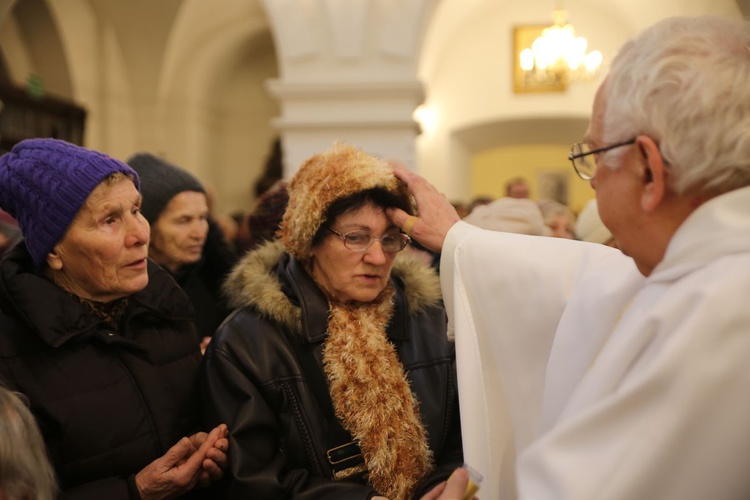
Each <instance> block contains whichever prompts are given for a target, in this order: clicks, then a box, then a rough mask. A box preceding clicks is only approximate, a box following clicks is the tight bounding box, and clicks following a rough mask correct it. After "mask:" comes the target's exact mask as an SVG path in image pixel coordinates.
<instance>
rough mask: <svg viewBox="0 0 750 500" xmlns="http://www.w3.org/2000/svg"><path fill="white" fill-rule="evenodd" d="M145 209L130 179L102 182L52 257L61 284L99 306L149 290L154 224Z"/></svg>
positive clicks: (58, 281) (54, 271)
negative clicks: (150, 232)
mask: <svg viewBox="0 0 750 500" xmlns="http://www.w3.org/2000/svg"><path fill="white" fill-rule="evenodd" d="M140 208H141V195H140V193H139V192H138V190H137V189H136V188H135V185H134V184H133V182H132V181H131V180H130V179H122V180H120V181H116V182H115V183H113V184H107V183H106V182H103V183H101V184H99V186H97V187H96V189H94V190H93V191H92V192H91V194H90V195H89V197H88V198H87V199H86V203H85V204H84V205H83V207H81V210H80V211H79V212H78V214H77V215H76V217H75V219H73V222H72V223H71V225H70V227H69V228H68V231H67V232H66V233H65V236H64V237H63V239H62V240H61V241H60V243H58V244H57V245H56V246H55V248H54V249H53V251H52V253H50V254H49V256H48V257H47V263H48V264H49V266H50V272H51V273H52V276H53V279H54V281H55V283H57V284H58V285H59V286H60V287H61V288H63V289H65V290H67V291H68V292H71V293H74V294H76V295H78V296H79V297H81V298H84V299H88V300H94V301H97V302H110V301H112V300H116V299H119V298H123V297H127V296H128V295H131V294H133V293H135V292H137V291H139V290H142V289H143V288H145V287H146V285H147V284H148V274H147V271H146V257H147V255H148V240H149V226H148V222H147V221H146V219H145V218H144V217H143V215H141V211H140Z"/></svg>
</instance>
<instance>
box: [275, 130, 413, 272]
mask: <svg viewBox="0 0 750 500" xmlns="http://www.w3.org/2000/svg"><path fill="white" fill-rule="evenodd" d="M373 188H384V189H386V190H388V191H390V192H391V193H393V194H395V195H397V196H403V197H405V198H407V199H409V200H411V197H410V195H409V192H408V190H407V188H406V185H405V184H404V183H403V182H401V181H400V180H399V179H397V178H396V176H395V175H394V174H393V169H392V168H391V166H390V165H388V163H387V162H386V161H385V160H382V159H380V158H376V157H374V156H371V155H369V154H367V153H365V152H364V151H362V150H360V149H357V148H356V147H354V146H350V145H346V144H340V143H336V144H334V145H333V147H332V148H330V149H328V150H327V151H324V152H323V153H320V154H316V155H314V156H312V157H310V158H308V159H307V160H305V162H304V163H303V164H302V166H301V167H300V169H299V170H298V171H297V173H296V174H295V175H294V177H292V179H291V181H289V186H288V188H287V189H288V190H289V205H287V208H286V212H285V213H284V218H283V219H282V221H281V226H280V229H279V233H278V234H279V237H280V239H281V241H282V243H283V244H284V246H285V247H286V250H287V251H288V252H289V253H290V254H291V255H293V256H294V257H296V258H297V259H299V260H303V261H304V260H308V259H309V258H311V257H312V242H313V238H314V237H315V234H316V233H317V232H318V229H319V228H320V226H321V225H322V224H323V223H324V222H325V214H326V211H327V210H328V207H330V206H331V204H333V203H334V202H335V201H337V200H340V199H342V198H346V197H348V196H351V195H353V194H355V193H359V192H361V191H367V190H368V189H373ZM410 204H411V206H412V212H413V211H414V209H413V206H414V203H413V201H411V202H410Z"/></svg>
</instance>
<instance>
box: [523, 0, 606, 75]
mask: <svg viewBox="0 0 750 500" xmlns="http://www.w3.org/2000/svg"><path fill="white" fill-rule="evenodd" d="M554 19H555V22H554V24H553V25H552V26H549V27H547V28H544V30H542V34H541V35H540V36H539V37H538V38H537V39H536V40H534V42H533V43H532V44H531V47H530V48H526V49H524V50H522V51H521V53H520V64H521V70H522V71H523V75H524V79H525V80H526V83H527V84H531V85H561V86H563V87H564V86H565V85H567V84H568V83H570V82H575V81H585V80H590V79H592V78H594V76H596V73H597V71H598V70H599V67H600V66H601V64H602V53H601V52H599V51H598V50H594V51H591V52H586V51H587V50H588V42H587V41H586V39H585V38H584V37H582V36H578V37H577V36H576V34H575V29H574V28H573V25H572V24H570V23H568V15H567V12H565V10H564V9H557V10H555V13H554Z"/></svg>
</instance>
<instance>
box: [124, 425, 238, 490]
mask: <svg viewBox="0 0 750 500" xmlns="http://www.w3.org/2000/svg"><path fill="white" fill-rule="evenodd" d="M228 435H229V430H228V429H227V426H226V425H225V424H221V425H219V426H218V427H215V428H214V429H212V430H211V432H210V433H208V434H206V433H205V432H198V433H196V434H193V435H192V436H190V437H184V438H182V439H180V440H179V441H178V442H177V444H175V445H174V446H172V447H171V448H170V449H169V450H167V452H166V453H165V454H164V456H162V457H160V458H157V459H156V460H154V461H153V462H151V463H150V464H149V465H147V466H146V467H145V468H144V469H143V470H141V471H140V472H139V473H138V474H136V476H135V484H136V486H137V487H138V491H139V493H140V494H141V498H142V499H143V500H165V499H170V498H175V497H178V496H180V495H183V494H185V493H187V492H188V491H190V490H192V489H193V488H195V487H196V485H197V486H201V487H205V486H208V485H210V484H211V483H212V482H215V481H218V480H219V479H221V477H222V476H223V475H224V469H226V468H227V464H228V459H227V451H228V450H229V439H228V438H227V436H228Z"/></svg>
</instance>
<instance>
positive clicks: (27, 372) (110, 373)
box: [0, 244, 201, 500]
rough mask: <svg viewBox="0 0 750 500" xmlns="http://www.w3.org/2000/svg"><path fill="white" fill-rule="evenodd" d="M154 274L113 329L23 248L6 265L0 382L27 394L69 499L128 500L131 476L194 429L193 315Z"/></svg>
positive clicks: (1, 273)
mask: <svg viewBox="0 0 750 500" xmlns="http://www.w3.org/2000/svg"><path fill="white" fill-rule="evenodd" d="M148 273H149V284H148V286H147V287H146V288H145V289H144V290H142V291H140V292H138V293H135V294H133V295H131V296H130V297H129V299H128V305H127V309H126V311H125V314H124V316H123V320H122V321H121V323H120V325H121V326H120V329H119V331H116V329H114V328H112V327H110V326H107V324H106V323H104V322H103V321H101V320H99V319H98V318H97V317H96V316H94V315H93V314H91V313H90V312H89V310H88V309H87V308H86V307H85V306H84V305H83V304H81V303H80V302H79V301H77V300H76V299H75V298H73V297H71V296H70V295H68V294H67V293H66V292H64V291H63V290H62V289H60V288H59V287H58V286H56V285H55V284H53V283H52V282H51V281H50V280H49V279H47V278H46V277H45V276H44V275H43V274H41V273H40V272H39V271H37V270H36V269H35V268H34V267H33V265H32V264H31V261H30V259H29V255H28V253H27V252H26V248H25V246H24V245H23V244H20V245H17V246H16V247H15V248H14V249H13V250H11V251H10V252H9V253H8V254H7V255H5V256H4V258H3V260H2V262H0V381H1V382H2V383H4V384H5V385H7V386H8V387H10V388H11V389H13V390H15V391H18V392H21V393H23V394H25V395H26V396H27V397H28V399H29V401H30V404H31V410H32V412H33V414H34V416H35V417H36V420H37V422H38V423H39V426H40V428H41V431H42V434H43V437H44V441H45V443H46V446H47V449H48V453H49V455H50V459H51V461H52V464H53V466H54V469H55V471H56V473H57V475H58V480H59V483H60V486H61V489H62V490H63V494H62V496H63V497H65V498H91V499H107V500H112V499H126V498H129V494H128V487H127V481H126V480H127V478H128V477H130V476H132V475H133V474H135V473H137V472H138V471H140V470H141V469H142V468H143V467H145V466H146V465H148V464H149V463H150V462H152V461H153V460H154V459H156V458H158V457H160V456H162V455H163V454H164V453H165V452H166V451H167V450H168V449H169V448H170V447H171V446H173V445H174V444H175V443H176V442H177V441H178V440H179V439H180V438H181V437H183V436H186V435H190V434H192V433H194V432H196V431H197V430H198V427H199V423H200V421H199V420H200V419H199V411H200V410H199V407H198V404H199V400H198V374H199V369H200V363H201V355H200V351H199V349H198V342H197V337H196V334H195V327H194V325H193V322H192V316H193V313H192V308H191V306H190V303H189V302H188V300H187V297H186V296H185V294H184V293H183V292H182V290H180V289H179V287H178V286H177V285H176V284H175V282H174V281H173V280H172V279H171V278H170V277H169V276H168V275H167V273H166V272H165V271H164V270H162V269H161V268H160V267H158V266H157V265H156V264H154V263H152V262H149V265H148Z"/></svg>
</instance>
